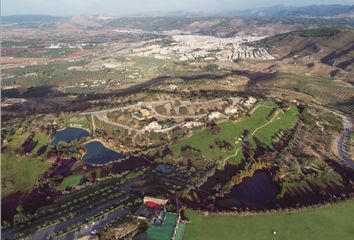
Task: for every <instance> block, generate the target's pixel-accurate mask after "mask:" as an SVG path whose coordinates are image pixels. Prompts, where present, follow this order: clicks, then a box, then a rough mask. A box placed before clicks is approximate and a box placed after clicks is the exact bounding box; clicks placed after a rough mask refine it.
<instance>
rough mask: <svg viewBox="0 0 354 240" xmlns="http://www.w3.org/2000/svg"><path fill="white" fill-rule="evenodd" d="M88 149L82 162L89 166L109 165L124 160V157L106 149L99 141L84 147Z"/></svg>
mask: <svg viewBox="0 0 354 240" xmlns="http://www.w3.org/2000/svg"><path fill="white" fill-rule="evenodd" d="M84 147H85V149H86V153H85V155H84V156H83V157H82V161H83V162H85V163H87V164H107V163H110V162H113V161H116V160H119V159H122V158H124V155H123V154H121V153H118V152H116V151H113V150H111V149H109V148H106V147H105V146H104V145H103V144H102V143H101V142H99V141H92V142H89V143H86V144H85V145H84Z"/></svg>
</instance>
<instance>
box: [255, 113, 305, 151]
mask: <svg viewBox="0 0 354 240" xmlns="http://www.w3.org/2000/svg"><path fill="white" fill-rule="evenodd" d="M298 120H299V111H298V109H297V108H291V109H290V110H288V111H286V112H283V111H278V112H277V115H275V116H274V119H273V121H272V122H271V123H269V124H268V125H267V126H266V127H264V128H262V129H259V130H258V131H257V132H255V134H254V136H255V137H257V138H258V139H259V140H261V141H262V142H263V143H264V144H266V145H268V146H270V145H271V143H272V136H273V134H274V133H276V132H278V131H280V130H285V129H290V128H292V127H293V126H294V125H295V123H296V122H297V121H298Z"/></svg>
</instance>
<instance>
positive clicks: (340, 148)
mask: <svg viewBox="0 0 354 240" xmlns="http://www.w3.org/2000/svg"><path fill="white" fill-rule="evenodd" d="M343 121H344V122H343V123H344V131H343V133H342V135H341V136H340V138H339V140H338V142H337V152H338V155H339V157H340V158H341V159H342V161H343V162H345V163H346V165H347V166H349V167H351V168H353V169H354V161H353V159H351V157H350V156H349V154H348V153H347V151H346V150H345V145H346V143H347V141H348V140H349V139H350V135H351V132H352V127H353V124H352V122H351V121H350V120H348V119H347V118H345V119H343ZM349 141H350V140H349Z"/></svg>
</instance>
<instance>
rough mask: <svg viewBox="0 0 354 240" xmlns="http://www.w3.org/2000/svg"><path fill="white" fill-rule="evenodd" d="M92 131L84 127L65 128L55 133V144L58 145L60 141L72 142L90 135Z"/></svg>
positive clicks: (53, 142)
mask: <svg viewBox="0 0 354 240" xmlns="http://www.w3.org/2000/svg"><path fill="white" fill-rule="evenodd" d="M89 135H90V133H89V132H88V131H86V130H85V129H82V128H73V127H68V128H65V129H64V130H61V131H57V132H55V133H54V135H53V137H54V140H53V141H52V144H53V145H57V144H58V143H59V142H60V141H63V142H66V143H71V142H72V141H73V140H75V139H77V140H79V139H80V138H83V137H87V136H89Z"/></svg>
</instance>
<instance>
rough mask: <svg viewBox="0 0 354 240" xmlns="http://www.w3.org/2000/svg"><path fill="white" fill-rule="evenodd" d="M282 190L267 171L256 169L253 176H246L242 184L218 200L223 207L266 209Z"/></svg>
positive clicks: (218, 203)
mask: <svg viewBox="0 0 354 240" xmlns="http://www.w3.org/2000/svg"><path fill="white" fill-rule="evenodd" d="M279 191H280V187H279V185H278V184H276V183H275V182H273V180H272V178H271V176H269V175H268V174H267V173H266V172H265V171H256V172H255V174H254V175H253V176H252V177H246V178H244V179H243V181H242V182H241V184H239V185H237V186H235V187H233V188H232V190H231V193H230V194H228V195H226V196H225V198H224V199H222V200H220V201H218V202H217V205H219V206H220V207H222V208H225V207H226V208H230V207H236V206H242V207H248V208H254V209H264V208H267V207H268V206H269V204H271V203H274V201H276V197H277V194H278V193H279Z"/></svg>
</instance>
